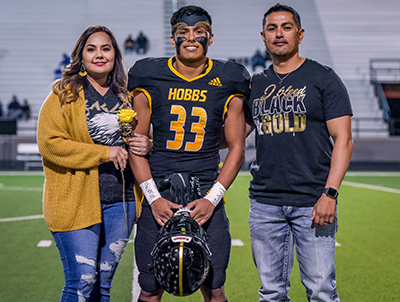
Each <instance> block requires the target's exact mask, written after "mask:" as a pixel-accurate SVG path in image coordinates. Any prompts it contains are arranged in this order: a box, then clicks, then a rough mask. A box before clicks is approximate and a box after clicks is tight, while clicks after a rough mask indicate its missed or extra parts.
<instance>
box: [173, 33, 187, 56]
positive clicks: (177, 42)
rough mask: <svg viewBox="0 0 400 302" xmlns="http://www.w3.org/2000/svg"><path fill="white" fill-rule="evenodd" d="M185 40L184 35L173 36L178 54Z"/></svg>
mask: <svg viewBox="0 0 400 302" xmlns="http://www.w3.org/2000/svg"><path fill="white" fill-rule="evenodd" d="M186 40H187V39H186V37H175V47H176V48H175V49H176V53H177V54H178V55H180V54H181V45H182V43H183V42H185V41H186Z"/></svg>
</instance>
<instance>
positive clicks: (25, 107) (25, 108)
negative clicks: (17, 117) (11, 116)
mask: <svg viewBox="0 0 400 302" xmlns="http://www.w3.org/2000/svg"><path fill="white" fill-rule="evenodd" d="M21 118H24V119H26V120H29V119H30V118H31V106H29V103H28V100H27V99H24V103H23V104H22V106H21Z"/></svg>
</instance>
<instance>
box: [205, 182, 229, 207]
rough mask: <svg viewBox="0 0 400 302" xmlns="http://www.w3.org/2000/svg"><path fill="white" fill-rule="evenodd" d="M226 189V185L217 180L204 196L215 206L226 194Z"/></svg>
mask: <svg viewBox="0 0 400 302" xmlns="http://www.w3.org/2000/svg"><path fill="white" fill-rule="evenodd" d="M225 192H226V189H225V188H224V186H223V185H222V184H221V183H220V182H219V181H217V182H216V183H215V184H214V185H213V186H212V188H211V190H210V192H208V193H207V195H206V196H204V198H205V199H208V200H209V201H210V202H211V203H212V204H213V205H214V206H215V207H216V206H217V205H218V203H219V202H220V201H221V199H222V197H223V196H224V194H225Z"/></svg>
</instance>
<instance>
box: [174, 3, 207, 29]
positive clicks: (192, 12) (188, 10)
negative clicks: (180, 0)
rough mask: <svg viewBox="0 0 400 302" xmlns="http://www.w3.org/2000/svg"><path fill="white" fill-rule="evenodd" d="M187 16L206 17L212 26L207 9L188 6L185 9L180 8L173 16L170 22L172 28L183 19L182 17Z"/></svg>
mask: <svg viewBox="0 0 400 302" xmlns="http://www.w3.org/2000/svg"><path fill="white" fill-rule="evenodd" d="M185 14H187V15H197V16H201V15H205V16H206V18H207V19H208V21H209V22H208V23H209V24H210V25H211V23H212V21H211V16H210V14H209V13H208V12H207V11H206V10H205V9H203V8H201V7H199V6H195V5H187V6H183V7H181V8H179V9H178V10H176V11H175V12H174V13H173V14H172V17H171V21H170V23H171V26H174V25H175V24H176V23H177V21H176V20H177V19H180V18H182V16H183V15H185Z"/></svg>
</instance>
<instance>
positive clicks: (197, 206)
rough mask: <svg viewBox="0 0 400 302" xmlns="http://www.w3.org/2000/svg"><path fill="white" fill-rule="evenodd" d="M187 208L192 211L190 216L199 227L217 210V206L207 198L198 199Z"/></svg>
mask: <svg viewBox="0 0 400 302" xmlns="http://www.w3.org/2000/svg"><path fill="white" fill-rule="evenodd" d="M186 207H187V208H189V209H191V210H192V211H191V212H190V216H192V218H193V219H194V220H196V222H197V223H198V224H199V225H203V224H204V223H206V222H207V220H208V219H210V217H211V215H212V213H213V212H214V209H215V206H214V205H213V204H212V203H211V202H210V201H209V200H208V199H205V198H199V199H196V200H194V201H192V202H190V203H188V205H187V206H186Z"/></svg>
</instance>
